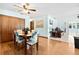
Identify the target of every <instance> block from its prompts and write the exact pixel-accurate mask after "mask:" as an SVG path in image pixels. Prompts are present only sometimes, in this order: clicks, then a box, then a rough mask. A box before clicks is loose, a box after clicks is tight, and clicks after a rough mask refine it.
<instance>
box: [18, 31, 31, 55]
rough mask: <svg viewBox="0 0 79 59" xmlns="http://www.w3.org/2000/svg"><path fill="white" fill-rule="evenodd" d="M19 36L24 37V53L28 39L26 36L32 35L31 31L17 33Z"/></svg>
mask: <svg viewBox="0 0 79 59" xmlns="http://www.w3.org/2000/svg"><path fill="white" fill-rule="evenodd" d="M19 36H22V37H23V38H24V52H25V55H26V54H27V43H26V42H27V41H28V40H29V39H28V37H31V36H32V32H30V33H28V34H23V33H21V34H19Z"/></svg>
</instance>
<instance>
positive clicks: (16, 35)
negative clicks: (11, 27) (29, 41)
mask: <svg viewBox="0 0 79 59" xmlns="http://www.w3.org/2000/svg"><path fill="white" fill-rule="evenodd" d="M15 38H16V41H18V40H19V34H18V32H15Z"/></svg>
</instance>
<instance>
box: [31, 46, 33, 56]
mask: <svg viewBox="0 0 79 59" xmlns="http://www.w3.org/2000/svg"><path fill="white" fill-rule="evenodd" d="M32 49H33V47H32V46H31V55H32V53H33V51H32Z"/></svg>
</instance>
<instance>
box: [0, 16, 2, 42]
mask: <svg viewBox="0 0 79 59" xmlns="http://www.w3.org/2000/svg"><path fill="white" fill-rule="evenodd" d="M1 25H2V17H1V16H0V42H1V34H2V33H1V32H2V31H1V29H2V26H1Z"/></svg>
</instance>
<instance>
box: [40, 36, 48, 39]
mask: <svg viewBox="0 0 79 59" xmlns="http://www.w3.org/2000/svg"><path fill="white" fill-rule="evenodd" d="M39 37H42V38H46V39H48V37H46V36H39Z"/></svg>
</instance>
